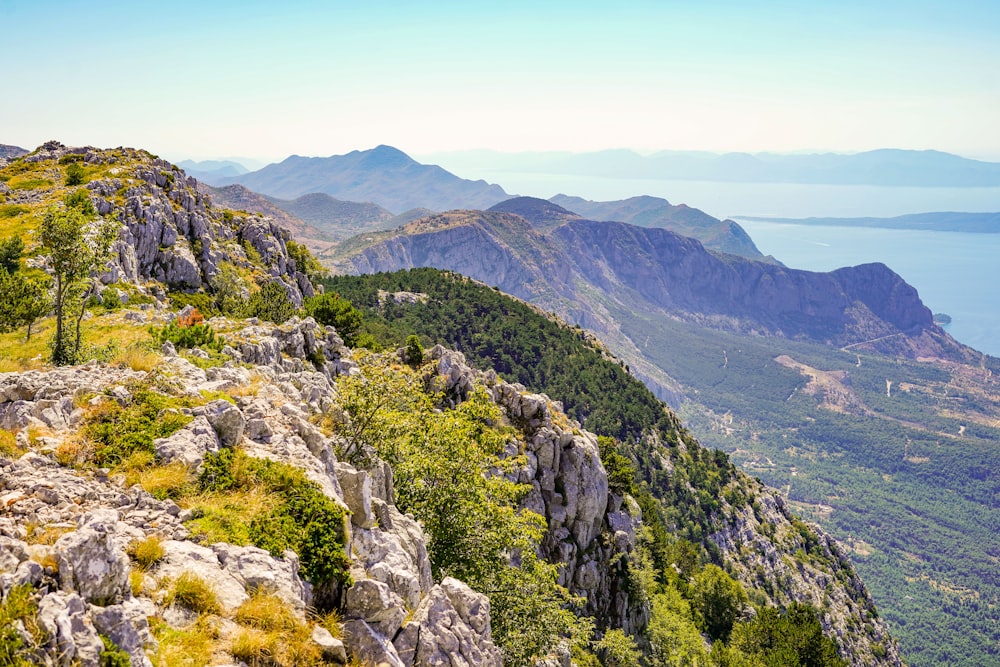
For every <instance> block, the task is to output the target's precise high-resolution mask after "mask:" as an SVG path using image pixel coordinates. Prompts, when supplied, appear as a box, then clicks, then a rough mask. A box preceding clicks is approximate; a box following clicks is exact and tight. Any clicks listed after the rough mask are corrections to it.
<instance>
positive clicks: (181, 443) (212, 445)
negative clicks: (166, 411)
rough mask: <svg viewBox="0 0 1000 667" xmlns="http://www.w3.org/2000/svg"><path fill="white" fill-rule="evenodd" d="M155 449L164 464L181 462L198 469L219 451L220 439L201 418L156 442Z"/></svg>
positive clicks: (202, 417)
mask: <svg viewBox="0 0 1000 667" xmlns="http://www.w3.org/2000/svg"><path fill="white" fill-rule="evenodd" d="M223 403H225V401H223ZM227 405H228V403H227ZM230 407H232V406H230ZM237 412H239V411H238V410H237ZM153 448H154V449H155V450H156V455H157V456H159V457H160V459H161V460H163V461H164V462H167V463H170V462H172V461H180V462H181V463H183V464H184V465H186V466H188V467H189V468H197V467H198V466H200V465H201V464H202V461H204V460H205V454H208V453H215V452H218V451H219V438H218V436H217V435H216V432H215V429H214V428H212V425H211V423H210V422H209V420H208V419H207V418H206V417H204V416H199V417H195V418H194V419H193V420H192V421H191V423H190V424H188V425H187V426H185V427H184V428H182V429H181V430H179V431H177V432H176V433H174V434H173V435H171V436H169V437H167V438H157V439H156V440H154V441H153Z"/></svg>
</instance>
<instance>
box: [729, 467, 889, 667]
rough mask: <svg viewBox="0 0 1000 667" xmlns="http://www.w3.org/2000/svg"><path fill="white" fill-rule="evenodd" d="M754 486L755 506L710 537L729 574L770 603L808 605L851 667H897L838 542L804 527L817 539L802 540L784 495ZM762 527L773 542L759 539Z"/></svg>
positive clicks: (884, 632) (865, 592)
mask: <svg viewBox="0 0 1000 667" xmlns="http://www.w3.org/2000/svg"><path fill="white" fill-rule="evenodd" d="M755 485H756V486H757V488H756V489H755V490H756V501H755V502H754V503H753V505H752V506H750V507H742V508H740V509H738V510H736V511H732V512H729V513H727V520H726V521H725V522H724V523H723V526H722V530H720V531H719V532H717V533H715V534H713V535H711V536H710V539H711V540H712V541H713V542H714V543H715V544H717V545H718V546H719V548H720V550H721V551H722V553H723V555H724V557H725V560H726V563H727V565H728V566H729V567H731V568H732V571H733V572H734V573H735V576H736V577H737V578H738V579H741V580H742V581H743V582H744V583H745V584H746V585H747V586H752V587H754V588H755V589H756V590H758V591H772V593H771V596H772V599H771V602H772V603H774V604H777V605H779V606H787V605H788V604H790V603H791V602H806V603H808V604H811V605H813V606H814V607H815V608H816V609H817V610H819V611H820V622H821V623H822V625H823V628H824V630H825V631H826V632H827V633H829V634H832V635H834V636H835V637H836V638H837V643H838V644H839V645H840V648H841V654H842V655H845V654H846V655H847V656H849V657H850V662H851V664H853V665H892V666H894V667H896V666H899V665H902V664H903V661H902V658H901V656H900V655H899V649H898V647H897V646H896V643H895V641H894V640H893V639H892V637H891V636H890V634H889V630H888V628H887V627H886V625H885V623H884V621H882V619H881V618H878V616H877V615H876V614H875V613H874V612H875V605H874V603H873V602H872V599H871V597H870V596H869V594H868V590H867V589H866V588H865V585H864V583H863V582H862V581H861V578H860V577H859V576H858V575H857V573H856V572H855V571H854V569H853V567H851V564H850V560H849V559H848V558H847V556H846V554H844V553H843V551H842V550H841V548H840V546H838V544H837V542H836V540H834V539H833V538H832V537H830V536H829V535H827V534H826V533H824V532H822V530H820V528H819V527H818V526H810V530H812V531H813V532H814V534H815V536H816V540H808V539H807V538H806V536H805V535H804V534H803V533H802V531H801V530H800V528H799V527H797V526H795V525H794V524H793V521H794V517H793V516H792V514H791V511H790V510H789V509H788V507H787V505H786V504H785V500H784V498H783V497H782V496H780V495H778V494H777V493H776V492H774V491H771V490H768V489H766V488H765V487H764V486H763V484H761V483H759V482H755ZM764 525H766V526H768V532H771V533H772V534H773V535H774V536H775V537H774V539H769V538H767V537H765V531H764V530H762V529H761V527H762V526H764ZM800 525H801V524H800ZM790 553H791V554H796V555H795V556H794V557H789V556H788V554H790ZM801 553H805V554H806V558H805V559H803V558H801V557H800V556H799V555H798V554H801ZM817 563H831V564H832V565H829V566H826V567H819V566H817ZM852 626H853V627H854V628H855V629H852ZM858 628H860V629H858ZM874 646H879V647H881V648H880V653H882V655H875V653H874V651H873V647H874Z"/></svg>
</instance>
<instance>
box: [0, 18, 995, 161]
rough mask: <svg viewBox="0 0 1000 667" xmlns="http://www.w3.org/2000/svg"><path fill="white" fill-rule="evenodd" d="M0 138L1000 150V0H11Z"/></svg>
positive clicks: (232, 144)
mask: <svg viewBox="0 0 1000 667" xmlns="http://www.w3.org/2000/svg"><path fill="white" fill-rule="evenodd" d="M0 21H2V22H3V24H4V26H5V27H6V28H7V30H6V31H5V46H6V51H7V52H8V53H14V54H21V55H20V56H19V58H18V64H17V66H16V67H10V68H8V69H7V71H6V72H5V74H6V80H5V90H6V91H7V96H8V101H7V102H5V104H3V105H0V128H2V133H3V136H2V137H0V142H3V143H12V144H16V145H20V146H23V147H25V148H34V147H35V146H38V145H40V144H41V143H43V142H45V141H47V140H50V139H57V140H59V141H62V142H64V143H66V144H74V145H82V144H91V145H95V146H108V147H110V146H119V145H126V146H135V147H141V148H145V149H148V150H150V151H152V152H154V153H157V154H162V155H169V156H177V157H179V158H180V157H187V158H190V159H195V160H204V159H210V158H218V157H219V156H226V155H241V156H248V157H253V158H256V159H262V160H264V161H265V162H270V161H274V160H276V159H283V158H284V157H286V156H288V155H293V154H299V155H317V156H327V155H335V154H343V153H346V152H349V151H351V150H355V149H364V148H368V147H372V146H375V145H378V144H388V145H392V146H395V147H397V148H399V149H400V150H403V151H405V152H407V153H408V154H411V155H423V154H427V153H439V152H446V151H456V150H472V149H481V148H485V149H492V150H500V151H515V152H519V151H528V150H542V151H552V150H558V151H573V152H589V151H593V150H600V149H609V148H614V147H622V146H624V147H629V148H631V149H634V150H637V151H641V152H651V151H656V150H665V149H667V150H706V151H712V152H760V151H772V152H781V153H785V152H802V151H807V150H810V149H816V147H819V148H818V149H816V150H820V151H835V152H851V153H854V152H861V151H866V150H872V149H876V148H884V147H891V148H901V149H911V150H922V149H934V150H940V151H945V152H949V153H955V154H957V155H962V156H965V157H970V158H974V159H988V160H1000V132H997V131H996V123H995V119H996V118H997V117H1000V71H998V68H996V67H995V64H996V63H997V62H1000V40H997V39H996V35H997V34H1000V5H997V4H996V3H991V2H985V1H982V2H975V1H970V0H965V1H960V2H947V3H946V2H941V1H934V2H922V3H919V4H914V3H904V2H901V1H899V0H892V1H889V2H884V3H877V6H873V4H872V3H864V2H843V3H838V4H836V5H835V6H827V5H825V4H821V3H814V4H796V5H792V6H788V5H787V4H785V3H780V2H765V3H754V4H753V6H748V5H746V4H745V3H738V2H734V1H731V0H725V1H715V2H707V3H698V4H691V3H676V2H667V3H662V2H634V3H629V4H628V5H626V6H624V7H616V8H609V7H604V6H600V5H595V4H590V3H579V2H576V3H568V2H553V3H545V5H544V6H539V5H538V4H537V3H527V2H520V1H515V2H508V3H504V4H502V5H501V4H494V3H458V2H450V1H448V2H438V3H433V4H431V5H423V4H415V3H402V2H387V3H380V4H378V5H368V4H357V3H351V4H348V3H342V2H331V3H315V2H305V1H292V2H288V3H282V4H281V5H272V4H270V3H259V2H242V3H235V2H232V1H225V2H215V3H195V2H191V1H190V0H178V2H175V3H172V4H171V5H170V6H169V7H164V6H161V5H145V4H142V3H126V2H120V1H117V0H115V1H109V2H102V3H86V4H80V3H73V2H69V1H68V0H42V1H39V2H25V1H23V0H0Z"/></svg>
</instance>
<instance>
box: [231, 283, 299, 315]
mask: <svg viewBox="0 0 1000 667" xmlns="http://www.w3.org/2000/svg"><path fill="white" fill-rule="evenodd" d="M295 311H296V308H295V304H293V303H292V300H291V299H289V298H288V290H287V289H285V286H284V285H283V284H282V283H281V282H278V281H274V282H270V283H266V284H265V285H263V286H262V287H261V288H260V290H259V291H258V292H255V293H254V294H252V295H251V296H250V299H249V300H248V301H247V303H246V306H244V309H243V313H242V315H243V316H244V317H256V318H259V319H262V320H265V321H267V322H274V323H275V324H281V323H283V322H285V321H286V320H288V319H290V318H291V317H292V316H293V315H295Z"/></svg>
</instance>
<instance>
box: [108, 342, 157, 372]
mask: <svg viewBox="0 0 1000 667" xmlns="http://www.w3.org/2000/svg"><path fill="white" fill-rule="evenodd" d="M162 362H163V355H162V354H160V353H159V352H154V351H153V350H150V349H149V348H147V347H143V346H141V345H130V346H128V347H127V348H125V349H124V350H122V351H120V352H118V353H117V354H116V355H115V356H114V357H113V358H112V359H111V363H112V364H113V365H115V366H122V367H124V366H127V367H128V368H131V369H132V370H134V371H144V372H146V373H149V372H150V371H152V370H153V369H155V368H156V367H157V366H158V365H159V364H160V363H162Z"/></svg>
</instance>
